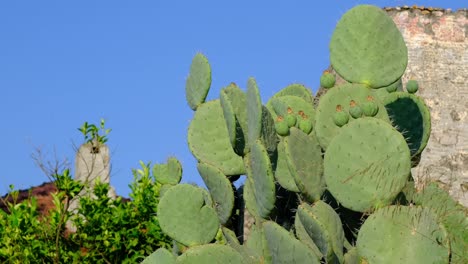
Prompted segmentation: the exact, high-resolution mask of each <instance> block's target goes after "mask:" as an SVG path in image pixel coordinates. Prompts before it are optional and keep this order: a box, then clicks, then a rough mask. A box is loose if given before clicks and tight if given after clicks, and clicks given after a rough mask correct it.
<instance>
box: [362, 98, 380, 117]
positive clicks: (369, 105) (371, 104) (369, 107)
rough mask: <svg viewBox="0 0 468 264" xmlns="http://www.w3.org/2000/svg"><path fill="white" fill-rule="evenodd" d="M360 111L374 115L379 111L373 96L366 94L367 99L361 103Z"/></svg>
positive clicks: (367, 114)
mask: <svg viewBox="0 0 468 264" xmlns="http://www.w3.org/2000/svg"><path fill="white" fill-rule="evenodd" d="M362 112H363V113H364V115H366V116H370V117H374V116H375V115H377V113H378V112H379V107H378V106H377V104H376V103H375V101H374V97H372V96H370V95H369V96H367V101H366V102H365V103H363V104H362Z"/></svg>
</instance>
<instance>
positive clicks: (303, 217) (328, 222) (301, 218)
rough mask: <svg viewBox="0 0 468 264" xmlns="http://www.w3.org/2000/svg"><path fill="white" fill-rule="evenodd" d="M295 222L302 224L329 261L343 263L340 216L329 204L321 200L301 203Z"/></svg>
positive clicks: (342, 235) (342, 234)
mask: <svg viewBox="0 0 468 264" xmlns="http://www.w3.org/2000/svg"><path fill="white" fill-rule="evenodd" d="M297 222H300V223H301V224H302V226H303V227H304V229H305V230H306V232H307V234H308V236H309V237H310V238H312V240H313V241H314V243H315V245H317V247H318V248H319V249H320V251H321V254H322V255H324V256H326V258H327V261H328V262H329V263H335V262H338V263H343V244H344V239H345V238H344V231H343V227H342V224H341V220H340V217H339V216H338V214H337V213H336V212H335V210H333V208H331V207H330V205H328V204H326V203H325V202H323V201H321V200H319V201H317V202H315V203H314V204H313V205H312V206H310V205H308V204H306V203H302V204H301V205H299V207H298V210H297V213H296V223H297Z"/></svg>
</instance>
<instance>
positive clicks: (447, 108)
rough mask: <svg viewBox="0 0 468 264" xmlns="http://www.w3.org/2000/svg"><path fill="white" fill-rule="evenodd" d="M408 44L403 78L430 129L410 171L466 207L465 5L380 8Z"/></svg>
mask: <svg viewBox="0 0 468 264" xmlns="http://www.w3.org/2000/svg"><path fill="white" fill-rule="evenodd" d="M386 10H387V13H388V14H389V15H390V16H391V17H392V18H393V20H394V21H395V23H396V25H397V26H398V28H399V29H400V31H401V32H402V34H403V37H404V39H405V41H406V45H407V47H408V55H409V61H408V68H407V70H406V73H405V75H404V76H403V83H405V82H406V81H407V80H408V78H414V79H416V80H418V81H419V84H420V90H419V92H418V95H419V96H421V97H422V98H424V100H425V102H426V104H427V105H428V107H429V108H430V111H431V117H432V133H431V137H430V139H429V143H428V145H427V148H426V149H425V151H424V152H423V154H422V157H421V162H420V164H419V165H418V166H417V167H416V168H414V169H413V171H412V172H413V177H414V178H415V179H416V180H417V182H418V183H419V184H418V185H419V186H422V185H423V183H424V182H425V181H427V180H436V181H440V182H441V183H443V185H444V186H445V187H446V189H447V190H449V192H450V194H451V195H452V197H454V198H455V199H457V200H458V201H459V202H460V203H461V204H463V205H464V206H465V207H468V192H467V190H468V40H467V32H468V11H467V10H466V9H464V10H458V11H455V12H453V11H451V10H442V9H430V8H421V7H419V8H418V7H413V8H408V7H402V8H386Z"/></svg>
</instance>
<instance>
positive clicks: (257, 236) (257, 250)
mask: <svg viewBox="0 0 468 264" xmlns="http://www.w3.org/2000/svg"><path fill="white" fill-rule="evenodd" d="M244 245H245V247H246V248H248V249H250V251H252V252H253V253H254V254H255V255H257V256H261V259H262V260H263V262H260V263H271V254H270V251H269V250H268V245H267V241H266V238H265V232H264V230H263V228H262V226H261V224H255V225H252V229H251V230H250V234H249V239H247V241H246V242H245V244H244Z"/></svg>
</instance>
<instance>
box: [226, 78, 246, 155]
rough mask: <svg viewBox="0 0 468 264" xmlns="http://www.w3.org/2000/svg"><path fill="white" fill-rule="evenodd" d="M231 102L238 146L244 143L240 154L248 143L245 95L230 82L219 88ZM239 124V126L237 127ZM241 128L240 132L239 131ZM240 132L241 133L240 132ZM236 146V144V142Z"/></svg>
mask: <svg viewBox="0 0 468 264" xmlns="http://www.w3.org/2000/svg"><path fill="white" fill-rule="evenodd" d="M221 93H223V94H224V95H225V96H226V97H227V98H226V99H229V102H230V103H231V106H232V109H233V111H234V115H235V117H236V121H237V129H238V130H237V131H236V136H237V140H238V143H239V147H240V146H241V145H242V143H243V145H244V150H243V152H242V154H240V153H239V152H237V153H239V155H241V156H242V155H243V154H244V153H245V152H247V149H248V143H247V96H246V94H245V92H244V91H242V90H241V89H240V88H239V87H238V86H237V85H236V84H235V83H231V84H230V85H228V86H227V87H225V88H223V89H222V90H221ZM239 126H240V127H239ZM239 130H241V132H240V131H239ZM241 133H242V134H241ZM236 147H237V144H236Z"/></svg>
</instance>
